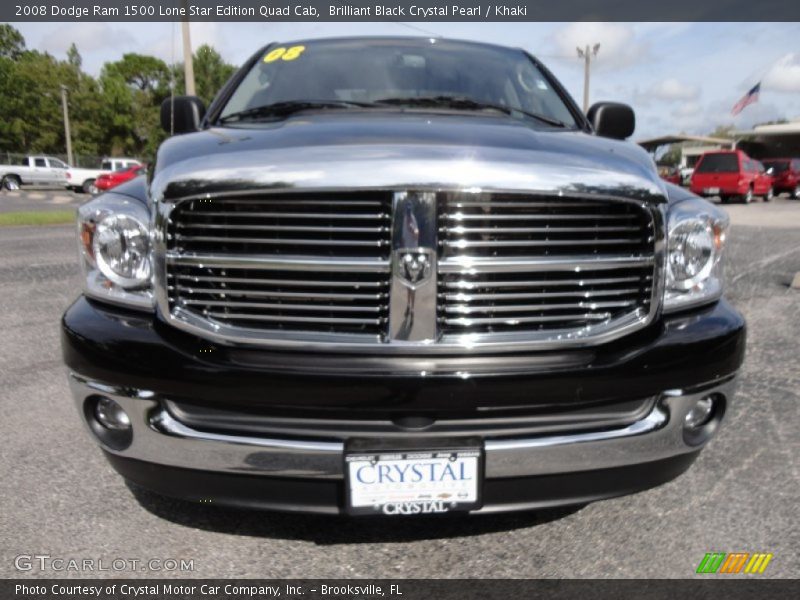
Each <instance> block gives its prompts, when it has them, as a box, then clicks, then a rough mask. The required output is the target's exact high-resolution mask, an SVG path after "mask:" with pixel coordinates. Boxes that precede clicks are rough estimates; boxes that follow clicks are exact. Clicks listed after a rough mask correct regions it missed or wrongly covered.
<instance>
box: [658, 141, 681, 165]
mask: <svg viewBox="0 0 800 600" xmlns="http://www.w3.org/2000/svg"><path fill="white" fill-rule="evenodd" d="M680 162H681V144H670V145H669V147H668V148H667V151H666V152H664V154H662V155H661V156H660V157H659V159H658V164H659V165H665V166H668V167H675V166H677V165H678V164H680Z"/></svg>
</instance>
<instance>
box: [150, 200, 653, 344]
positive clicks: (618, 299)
mask: <svg viewBox="0 0 800 600" xmlns="http://www.w3.org/2000/svg"><path fill="white" fill-rule="evenodd" d="M412 200H413V202H412ZM426 207H428V208H429V209H430V212H425V210H428V208H426ZM159 214H160V217H159V223H160V225H159V227H160V230H161V231H163V232H164V235H163V238H162V241H161V242H159V244H160V245H159V244H157V255H158V257H160V258H161V259H162V260H161V261H160V262H158V261H157V264H159V265H161V267H160V268H157V281H158V283H159V287H158V290H157V292H158V297H159V305H160V306H161V308H162V313H163V314H165V315H168V320H169V321H170V322H171V323H173V324H175V325H177V326H179V327H182V328H184V329H187V330H189V331H192V332H193V333H196V334H198V335H202V336H206V337H209V338H211V339H214V340H217V341H221V342H235V343H246V344H257V345H265V346H274V347H288V348H292V347H299V348H306V349H314V348H318V349H330V350H338V351H343V352H348V351H367V352H369V351H372V350H376V351H378V352H380V351H382V350H386V351H392V352H412V353H426V352H440V353H458V352H462V351H464V350H468V349H472V348H475V349H480V348H483V349H485V350H486V351H489V352H502V351H511V350H517V349H539V348H558V347H562V346H569V345H587V344H591V343H600V342H603V341H608V340H612V339H615V338H617V337H619V336H621V335H624V334H625V333H628V332H631V331H635V330H637V329H640V328H641V327H643V326H645V325H646V324H647V323H649V322H650V320H651V319H652V318H653V317H654V315H655V314H656V311H657V308H658V297H659V293H660V290H661V287H660V285H661V284H662V280H663V276H662V272H663V257H664V254H663V244H664V231H663V229H664V224H663V214H662V212H661V211H660V210H659V209H658V208H653V207H651V206H650V205H648V204H646V203H644V202H639V201H634V200H629V199H624V198H616V197H600V196H598V195H594V194H592V195H588V194H587V195H584V196H582V195H580V194H574V195H571V196H570V197H565V196H560V195H544V194H530V193H528V194H525V193H488V192H442V191H440V192H435V193H434V192H414V191H412V190H394V191H353V192H338V191H335V192H328V191H318V192H308V191H303V192H299V191H298V192H271V191H264V192H231V193H224V194H219V195H213V196H212V195H205V196H203V197H194V198H185V199H180V200H177V201H174V202H172V203H163V204H161V205H160V212H159ZM409 235H411V241H409V239H408V236H409ZM415 240H416V241H415ZM426 253H429V254H426ZM419 256H430V260H431V262H432V269H431V271H432V274H431V277H430V279H429V280H428V281H429V282H430V281H432V282H433V283H432V285H429V284H425V286H426V289H428V290H429V291H431V293H430V294H429V295H423V294H422V293H421V290H422V284H420V285H415V284H414V283H413V282H410V281H409V280H408V279H402V277H407V276H408V273H405V274H404V272H403V269H402V268H400V266H399V265H400V264H401V260H402V261H406V260H409V259H411V258H414V257H419ZM395 300H398V302H397V305H395V303H394V301H395ZM409 311H410V312H409ZM393 319H394V321H393ZM392 323H394V324H395V326H394V327H393V326H392ZM420 323H422V324H428V326H429V329H426V330H425V333H426V335H424V336H422V337H421V338H420V340H417V339H411V338H410V337H409V336H406V337H403V335H402V334H403V333H404V332H406V330H407V329H408V330H411V329H410V328H411V327H412V326H414V327H416V326H418V324H420Z"/></svg>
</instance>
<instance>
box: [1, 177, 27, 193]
mask: <svg viewBox="0 0 800 600" xmlns="http://www.w3.org/2000/svg"><path fill="white" fill-rule="evenodd" d="M20 185H22V182H21V181H20V179H19V177H17V176H16V175H6V176H5V177H3V187H4V188H5V189H7V190H10V191H14V190H18V189H19V188H20Z"/></svg>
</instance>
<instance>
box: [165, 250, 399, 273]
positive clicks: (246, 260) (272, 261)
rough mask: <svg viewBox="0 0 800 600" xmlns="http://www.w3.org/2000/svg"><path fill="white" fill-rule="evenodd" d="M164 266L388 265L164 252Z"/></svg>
mask: <svg viewBox="0 0 800 600" xmlns="http://www.w3.org/2000/svg"><path fill="white" fill-rule="evenodd" d="M164 257H165V259H166V263H167V264H171V265H187V266H190V267H202V266H204V265H207V266H211V267H227V268H229V269H235V268H248V269H272V270H281V271H336V272H341V271H347V272H350V273H352V272H358V273H385V272H388V271H389V268H390V265H389V261H387V260H380V259H377V258H376V259H368V258H365V259H355V258H354V259H346V258H325V257H324V256H315V257H313V262H310V259H309V257H307V256H306V257H300V256H280V257H278V256H221V255H216V254H181V253H179V252H165V253H164Z"/></svg>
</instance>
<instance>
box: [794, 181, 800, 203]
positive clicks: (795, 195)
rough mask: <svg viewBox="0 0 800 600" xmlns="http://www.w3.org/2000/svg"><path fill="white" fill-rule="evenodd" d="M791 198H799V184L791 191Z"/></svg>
mask: <svg viewBox="0 0 800 600" xmlns="http://www.w3.org/2000/svg"><path fill="white" fill-rule="evenodd" d="M792 198H794V199H795V200H800V185H798V186H797V187H796V188H794V191H793V192H792Z"/></svg>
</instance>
